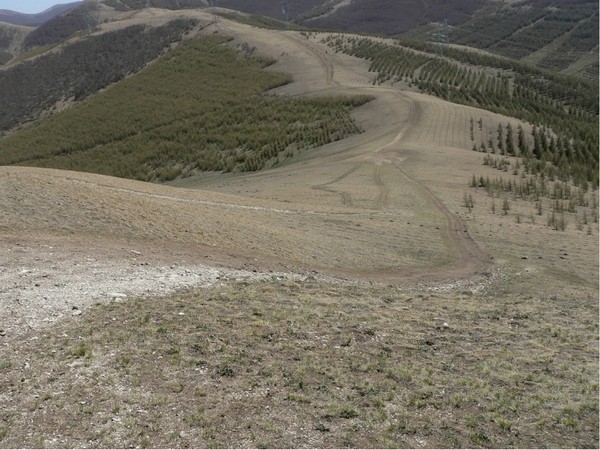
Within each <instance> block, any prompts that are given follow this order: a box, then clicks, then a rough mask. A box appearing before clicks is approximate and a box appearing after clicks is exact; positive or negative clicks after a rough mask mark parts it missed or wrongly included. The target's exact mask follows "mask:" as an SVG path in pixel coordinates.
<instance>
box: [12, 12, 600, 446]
mask: <svg viewBox="0 0 600 450" xmlns="http://www.w3.org/2000/svg"><path fill="white" fill-rule="evenodd" d="M220 26H221V27H229V28H228V30H227V31H234V32H236V33H238V32H239V34H236V36H237V38H238V39H239V40H240V41H242V42H246V41H247V42H249V44H250V45H257V46H259V45H260V44H264V45H265V48H266V49H267V51H266V52H265V53H266V54H270V55H272V56H273V55H275V56H277V55H281V54H282V53H283V52H285V55H283V56H282V58H287V59H293V58H294V57H295V58H296V60H295V61H296V62H295V65H293V64H292V65H290V67H296V68H297V69H298V70H300V69H301V70H300V72H299V73H295V74H294V75H295V77H296V79H297V80H298V82H297V83H295V84H294V85H291V86H289V87H286V89H289V91H288V92H292V93H294V94H297V93H300V92H302V91H303V89H306V88H308V87H312V89H326V90H331V92H334V93H337V92H344V93H348V92H350V93H356V92H358V91H365V92H368V93H371V94H374V95H376V96H377V98H376V100H375V101H373V102H371V103H369V104H368V105H365V106H364V107H362V108H361V109H359V110H358V111H357V112H356V117H357V119H358V120H360V123H361V124H362V125H363V127H364V128H365V129H366V130H367V131H366V133H364V134H363V135H361V136H355V137H353V138H350V139H348V140H345V141H341V142H337V143H334V144H330V145H327V146H324V147H322V148H319V149H317V150H315V151H313V152H311V153H310V154H306V155H302V156H300V157H298V158H296V159H294V160H293V161H291V163H290V164H289V165H288V166H285V167H281V168H279V169H277V170H271V171H267V172H263V173H257V174H244V175H227V176H215V175H214V174H212V175H207V176H206V177H203V178H196V179H188V180H186V181H185V183H186V186H188V187H194V186H195V187H198V186H202V189H198V190H186V189H178V188H174V187H167V186H157V185H149V184H143V183H137V182H132V181H127V180H115V179H111V178H108V177H100V176H94V175H89V174H88V175H83V174H74V173H65V172H59V171H43V170H33V169H17V168H10V169H6V168H2V169H1V171H0V190H1V191H2V192H3V195H2V196H1V197H0V208H1V209H2V212H3V214H2V215H0V230H1V231H6V232H10V233H15V232H17V231H19V232H22V231H23V230H25V231H27V232H28V233H33V234H35V233H38V232H44V233H55V234H56V235H58V236H60V235H62V234H72V235H73V236H76V237H77V238H78V239H79V240H80V241H85V238H86V236H94V237H95V238H94V242H95V245H101V242H102V240H103V239H106V238H107V237H108V238H109V239H110V240H111V241H112V240H114V239H115V238H119V239H124V240H130V241H131V242H145V245H146V246H147V247H145V248H152V246H153V245H156V247H155V250H156V249H161V250H162V251H163V252H162V253H161V254H160V257H161V258H164V259H165V260H169V258H171V260H172V261H178V259H179V258H183V257H186V258H188V260H191V259H194V258H201V257H202V256H201V255H206V254H208V255H215V254H217V253H218V252H221V254H223V255H228V256H229V257H230V258H231V260H230V264H232V265H235V264H236V263H239V262H240V261H247V260H248V259H250V258H251V259H252V260H253V261H254V259H256V260H257V261H256V262H255V264H256V267H257V270H260V269H261V268H262V269H265V270H268V269H273V268H275V267H286V268H288V269H289V270H294V271H299V272H303V273H306V272H307V271H310V270H314V269H318V270H323V271H324V272H331V273H334V274H336V273H337V274H342V275H344V276H347V277H348V278H351V280H348V281H346V282H344V283H341V282H337V283H333V282H332V283H329V284H327V283H324V282H318V281H316V280H314V279H312V278H310V277H309V278H307V279H306V280H305V281H304V282H298V283H296V282H292V281H289V280H285V279H278V278H277V277H274V278H273V279H271V280H270V281H262V282H259V281H256V282H234V281H225V280H222V284H220V285H216V286H213V287H212V288H206V289H192V290H190V291H189V292H185V293H181V294H179V295H175V296H169V297H166V298H153V299H144V300H140V299H132V300H129V301H125V302H123V303H111V304H108V305H107V304H99V305H97V306H96V307H94V308H92V309H89V310H87V311H86V312H85V313H84V314H82V315H81V316H77V317H76V318H73V319H72V320H65V321H62V322H59V323H57V324H55V325H53V326H52V327H48V328H41V329H37V330H35V331H33V332H31V333H30V334H28V335H26V336H23V337H22V338H21V339H19V340H18V341H17V340H16V339H15V338H14V337H13V336H10V335H9V334H7V335H6V336H4V337H2V338H0V339H2V344H4V345H3V346H2V347H0V385H1V386H6V389H4V390H3V391H2V392H0V446H2V447H42V446H46V447H130V446H133V447H136V446H139V447H413V448H415V447H590V448H597V447H598V445H599V440H598V284H597V283H598V253H597V227H595V228H594V229H593V235H592V236H591V237H590V236H587V235H586V234H585V233H581V232H580V231H577V230H574V229H573V228H568V229H567V230H566V231H565V232H563V233H559V232H555V231H552V230H550V229H549V228H548V227H546V226H545V225H544V224H541V223H536V224H526V223H521V224H517V223H516V222H515V220H514V216H512V215H511V216H508V217H500V215H492V214H490V213H489V212H488V211H487V208H488V207H489V205H486V206H485V208H486V211H485V212H483V211H482V210H483V208H484V204H485V201H486V196H485V194H484V193H483V192H475V191H473V196H474V197H475V209H474V210H473V211H472V212H470V213H469V212H468V211H466V208H464V207H463V206H462V201H463V200H462V199H463V195H464V192H465V191H466V190H467V189H468V185H467V183H468V180H469V178H470V177H471V175H472V174H473V173H480V171H483V170H484V168H483V166H482V164H481V154H478V153H476V152H472V151H471V150H470V147H471V145H470V143H469V142H468V131H469V130H468V128H465V129H462V128H461V127H460V124H461V123H463V122H465V121H466V120H468V114H467V113H469V114H470V112H471V110H470V109H469V110H467V109H466V108H463V107H459V109H456V110H454V109H453V108H452V107H451V106H449V105H448V104H447V103H445V102H440V101H438V100H435V101H432V100H431V99H428V98H425V97H424V96H420V95H416V94H406V93H398V92H397V91H395V90H394V89H393V88H383V87H369V86H366V85H368V83H365V86H364V87H362V88H360V89H359V88H355V87H352V88H349V87H347V86H344V85H341V86H337V87H334V86H333V85H332V84H331V81H332V80H333V81H334V82H335V81H337V82H339V83H342V80H344V79H348V80H350V79H351V80H353V81H352V82H353V83H359V80H368V78H369V77H368V74H365V73H362V72H361V70H363V69H364V66H362V65H358V64H357V65H356V66H352V60H351V59H349V58H345V57H344V58H341V57H338V56H335V57H334V56H332V59H331V61H336V59H335V58H340V59H338V60H337V61H338V62H339V63H340V64H342V66H343V70H341V71H340V72H341V74H342V75H343V76H340V72H338V70H337V69H338V67H339V65H337V64H338V63H336V64H335V65H334V66H333V74H331V73H330V70H331V69H332V68H331V67H328V66H323V65H322V64H321V63H322V62H323V61H322V60H321V59H319V58H316V56H315V54H314V53H310V52H308V53H307V52H306V51H302V50H301V49H302V48H305V47H302V46H301V45H299V44H297V40H294V39H287V38H281V39H273V36H274V34H273V32H270V31H269V32H263V31H260V30H250V29H248V28H245V27H243V26H241V25H237V24H236V25H231V24H227V23H226V22H225V21H223V22H222V23H221V24H220ZM313 41H315V42H316V40H313ZM312 45H313V46H314V48H313V50H312V51H313V52H314V51H316V52H318V47H317V44H315V43H314V42H313V44H312ZM305 50H306V48H305ZM323 52H324V50H323ZM294 55H297V56H294ZM322 56H323V55H322V54H321V57H322ZM353 71H356V72H353ZM328 73H329V75H332V76H331V78H329V77H328V76H327V74H328ZM353 74H354V75H356V76H354V75H353ZM344 77H346V78H344ZM314 80H318V83H316V84H313V81H314ZM327 80H329V82H328V81H327ZM420 101H422V102H425V103H427V104H424V108H425V110H426V111H427V114H423V115H420V116H419V115H418V114H416V115H415V114H414V113H413V111H414V110H413V109H412V106H411V105H413V104H415V103H417V104H419V102H420ZM430 113H435V114H437V116H436V117H439V121H436V123H437V122H439V123H440V124H443V125H440V126H438V128H435V130H437V131H434V128H433V125H434V123H433V121H431V120H429V117H430V115H429V114H430ZM485 114H486V113H483V112H482V115H483V116H482V117H483V118H484V121H485V120H487V119H486V118H487V117H488V116H485ZM474 117H475V119H477V116H474ZM495 120H496V118H495V117H491V116H490V117H489V130H493V129H494V127H495V126H497V123H494V122H495ZM503 123H506V122H505V121H503ZM466 126H467V127H468V124H467V125H466ZM443 127H445V128H443ZM405 130H406V133H404V131H405ZM427 130H430V131H427ZM444 130H445V131H444ZM448 133H450V134H448ZM447 135H448V136H450V137H448V138H446V137H445V136H447ZM464 141H467V142H466V143H468V144H469V145H468V146H465V147H466V148H465V147H463V146H462V142H464ZM448 145H453V146H454V147H448ZM485 170H487V169H485ZM490 170H492V169H490ZM436 199H437V200H438V201H439V204H438V203H436V201H435V200H436ZM480 208H481V209H480ZM515 211H516V210H515ZM511 214H513V212H512V211H511ZM457 216H460V217H461V218H462V220H463V221H464V222H466V223H467V224H468V228H466V229H467V230H468V232H469V233H464V230H465V228H463V227H460V228H458V229H457V230H454V231H458V232H460V233H463V234H465V235H466V236H469V234H470V235H471V236H473V239H474V240H475V241H476V243H477V245H478V246H479V247H480V248H482V249H485V250H486V251H487V252H489V253H490V254H491V255H492V256H493V257H494V259H495V266H494V273H495V274H496V277H491V278H488V279H486V280H487V281H486V283H485V284H467V285H465V286H468V287H459V288H457V287H456V286H457V283H454V284H450V285H433V286H431V287H430V288H428V289H425V288H423V287H420V288H417V287H414V284H415V283H417V282H419V281H421V280H422V279H424V280H425V281H431V280H432V279H435V278H436V276H438V275H443V274H446V276H447V277H449V278H450V279H454V278H455V275H456V274H457V273H459V274H460V275H461V276H462V275H470V274H472V273H473V272H474V271H475V268H474V267H467V269H468V270H466V269H465V268H464V267H463V268H462V269H461V270H458V271H456V267H455V265H457V264H458V263H459V261H460V258H457V256H458V253H459V250H460V249H459V248H458V246H457V242H458V240H457V239H456V236H455V235H454V234H452V230H451V229H450V228H452V226H455V225H456V224H457V223H458V224H460V222H456V221H451V220H450V219H452V218H456V217H457ZM392 221H393V222H392ZM421 225H423V226H421ZM26 236H27V235H26V234H25V233H23V239H26ZM453 236H454V239H453V238H452V237H453ZM84 244H85V243H82V244H81V246H82V251H85V250H86V247H85V245H84ZM182 247H188V249H187V253H186V252H183V251H181V248H182ZM128 248H133V247H128ZM135 248H136V249H137V248H138V247H135ZM174 248H177V252H178V253H174V250H173V249H174ZM200 249H201V250H200ZM463 249H464V248H463ZM565 253H567V255H566V256H565V255H564V254H565ZM182 255H183V256H182ZM476 256H480V255H476ZM523 256H526V257H528V259H522V257H523ZM561 257H562V259H561ZM462 258H463V259H465V256H464V255H462ZM466 259H469V258H466ZM469 261H471V262H472V263H473V265H474V266H475V267H477V266H479V269H481V268H486V265H487V264H484V263H482V262H481V261H480V260H479V259H478V258H477V257H473V258H472V260H471V259H469ZM436 264H438V267H437V268H436V269H435V270H431V271H428V267H431V266H432V265H436ZM415 267H417V268H418V269H416V273H417V274H418V275H419V276H420V277H422V278H418V277H416V278H415V277H410V275H411V270H413V269H414V268H415ZM390 268H391V269H390ZM436 271H437V272H436ZM402 274H405V275H408V276H409V277H408V281H407V279H406V278H405V279H403V278H402ZM436 274H437V275H436ZM371 278H372V279H378V278H380V279H381V278H383V279H385V280H386V281H388V282H389V283H391V285H384V284H374V285H371V284H369V283H365V282H364V281H361V280H364V279H371ZM402 281H404V282H402ZM407 283H410V285H412V286H413V287H407Z"/></svg>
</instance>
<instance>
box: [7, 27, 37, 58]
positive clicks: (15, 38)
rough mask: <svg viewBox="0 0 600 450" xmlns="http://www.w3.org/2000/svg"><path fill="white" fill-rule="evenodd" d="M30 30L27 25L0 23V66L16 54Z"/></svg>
mask: <svg viewBox="0 0 600 450" xmlns="http://www.w3.org/2000/svg"><path fill="white" fill-rule="evenodd" d="M31 30H32V29H31V28H29V27H24V26H19V25H12V24H9V23H0V66H1V65H3V64H6V63H7V62H9V61H10V60H11V59H13V58H14V57H15V56H16V55H17V54H18V52H19V50H20V48H21V44H22V42H23V40H24V39H25V36H27V34H28V33H29V32H31Z"/></svg>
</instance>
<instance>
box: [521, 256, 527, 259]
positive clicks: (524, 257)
mask: <svg viewBox="0 0 600 450" xmlns="http://www.w3.org/2000/svg"><path fill="white" fill-rule="evenodd" d="M521 259H529V256H521Z"/></svg>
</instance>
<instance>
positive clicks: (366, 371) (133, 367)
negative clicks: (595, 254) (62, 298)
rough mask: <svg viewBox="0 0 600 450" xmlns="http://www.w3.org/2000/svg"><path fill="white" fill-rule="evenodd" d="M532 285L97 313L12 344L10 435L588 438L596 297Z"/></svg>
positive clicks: (316, 289)
mask: <svg viewBox="0 0 600 450" xmlns="http://www.w3.org/2000/svg"><path fill="white" fill-rule="evenodd" d="M530 283H531V281H530V280H527V281H523V279H522V278H519V277H515V276H512V275H511V276H508V277H506V278H505V279H503V280H500V281H499V282H498V283H497V284H496V285H494V286H493V288H492V289H490V290H489V291H484V292H482V293H479V294H473V293H472V292H470V291H465V292H455V293H452V294H439V293H438V294H436V293H432V292H428V291H411V290H404V289H400V288H395V287H384V286H375V287H374V286H361V285H346V286H342V285H327V284H325V285H324V284H316V283H314V282H311V281H310V280H307V281H305V282H304V283H294V282H290V281H285V282H282V281H278V280H276V279H274V280H273V281H271V282H260V283H242V284H236V283H233V284H231V283H223V284H222V285H221V286H218V287H215V288H213V289H210V290H201V291H191V292H189V293H185V294H181V295H178V296H174V297H169V298H159V299H154V300H133V301H130V302H126V303H122V304H111V305H104V306H98V307H97V308H95V309H94V310H92V311H90V312H89V314H88V315H87V318H86V320H85V321H78V322H71V323H64V324H60V325H58V326H56V327H54V328H52V329H48V330H46V331H44V332H43V333H42V334H41V335H35V336H33V335H32V336H30V337H29V338H27V339H23V340H21V342H19V343H11V351H10V352H8V351H6V350H3V352H2V353H3V354H2V356H1V361H2V364H1V366H0V379H1V380H2V385H3V386H7V387H8V388H7V390H6V391H5V393H4V396H3V398H2V404H3V405H2V410H3V413H2V414H1V415H0V424H1V425H0V427H1V428H2V430H3V432H2V434H3V438H2V441H0V442H1V445H2V446H3V447H15V446H18V447H22V446H23V447H31V446H47V447H88V446H91V447H129V446H142V447H186V446H192V447H348V446H349V447H591V448H595V447H597V446H598V435H597V430H598V408H597V406H598V383H597V379H598V366H597V363H598V354H597V336H598V327H597V321H596V320H595V319H594V318H595V317H597V315H598V307H597V306H598V304H597V298H595V297H594V295H592V294H593V292H592V291H589V292H586V291H585V290H569V289H565V290H563V291H557V292H552V293H551V292H548V291H546V290H544V289H543V288H542V285H540V286H539V287H540V289H539V290H538V291H537V292H535V293H532V294H531V295H528V294H525V293H520V294H518V293H516V290H515V285H516V286H518V287H524V286H527V288H530V287H531V285H530ZM586 295H590V297H589V298H588V297H587V296H586Z"/></svg>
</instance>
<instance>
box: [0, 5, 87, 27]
mask: <svg viewBox="0 0 600 450" xmlns="http://www.w3.org/2000/svg"><path fill="white" fill-rule="evenodd" d="M82 3H83V1H78V2H71V3H65V4H60V5H55V6H53V7H51V8H48V9H47V10H46V11H43V12H41V13H37V14H23V13H19V12H15V11H9V10H6V9H0V22H5V23H10V24H13V25H23V26H30V27H31V26H37V25H41V24H43V23H45V22H48V21H49V20H52V19H54V18H55V17H57V16H59V15H61V14H63V13H65V12H67V11H70V10H71V9H73V8H76V7H77V6H79V5H81V4H82Z"/></svg>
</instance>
